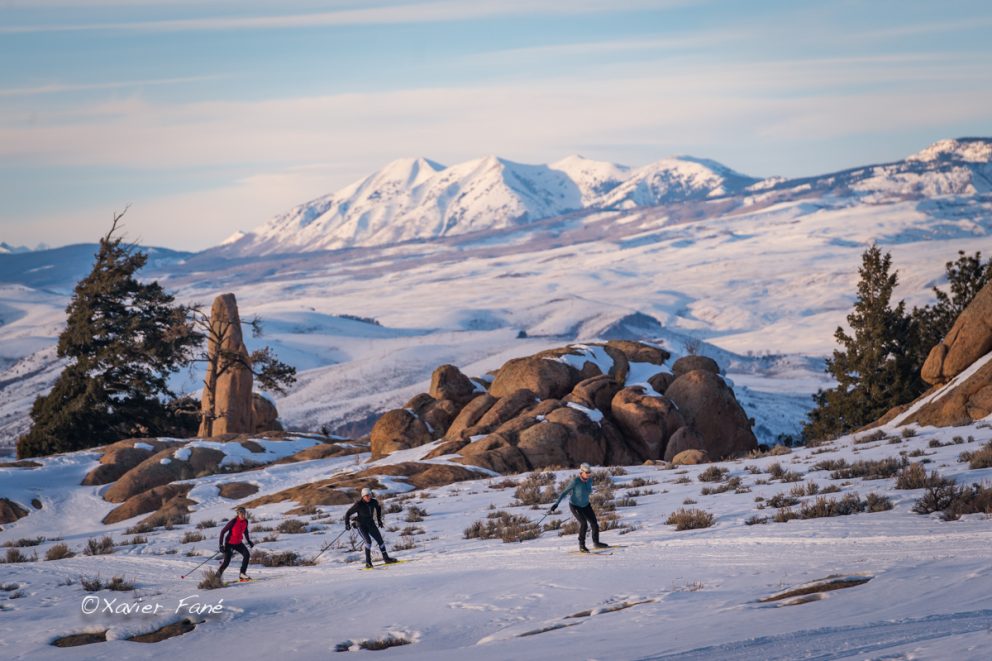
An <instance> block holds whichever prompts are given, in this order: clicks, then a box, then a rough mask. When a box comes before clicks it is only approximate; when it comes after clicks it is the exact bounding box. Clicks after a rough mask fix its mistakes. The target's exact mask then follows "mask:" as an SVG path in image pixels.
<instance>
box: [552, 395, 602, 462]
mask: <svg viewBox="0 0 992 661" xmlns="http://www.w3.org/2000/svg"><path fill="white" fill-rule="evenodd" d="M545 419H546V420H547V421H548V422H550V423H551V424H557V425H561V426H562V427H564V428H565V429H566V430H568V438H567V439H566V440H565V448H564V449H565V455H566V456H567V457H568V459H569V464H570V465H572V466H577V465H578V464H581V463H583V462H586V463H589V464H593V465H602V464H603V463H604V462H605V460H606V440H605V439H604V438H603V430H602V428H601V427H600V426H599V425H598V424H597V423H596V422H593V420H591V419H590V418H589V416H588V415H586V414H585V413H584V412H582V411H579V410H578V409H575V408H573V407H571V406H564V407H562V408H559V409H555V410H554V411H552V412H551V413H549V414H548V415H547V417H546V418H545Z"/></svg>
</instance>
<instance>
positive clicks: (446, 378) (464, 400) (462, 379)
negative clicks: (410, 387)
mask: <svg viewBox="0 0 992 661" xmlns="http://www.w3.org/2000/svg"><path fill="white" fill-rule="evenodd" d="M477 394H478V390H477V389H476V387H475V384H474V383H473V382H472V381H471V380H470V379H469V378H468V377H467V376H465V375H464V374H462V373H461V371H460V370H459V369H458V368H457V367H455V366H454V365H441V366H440V367H438V368H437V369H436V370H434V373H433V374H432V375H431V388H430V395H431V397H433V398H434V399H438V400H440V399H449V400H451V401H452V402H455V403H456V404H457V405H458V406H459V407H461V406H464V405H465V404H468V403H469V402H470V401H471V400H472V399H473V398H475V396H476V395H477Z"/></svg>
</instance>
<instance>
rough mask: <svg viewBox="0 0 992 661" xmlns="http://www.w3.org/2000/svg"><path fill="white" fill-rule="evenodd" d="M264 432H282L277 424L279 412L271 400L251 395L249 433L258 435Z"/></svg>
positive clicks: (255, 394) (256, 394) (280, 426)
mask: <svg viewBox="0 0 992 661" xmlns="http://www.w3.org/2000/svg"><path fill="white" fill-rule="evenodd" d="M265 431H282V425H281V424H280V423H279V410H278V409H277V408H276V405H275V404H274V403H273V402H272V400H270V399H268V398H266V397H263V396H262V395H260V394H258V393H257V392H256V393H252V395H251V433H253V434H259V433H261V432H265Z"/></svg>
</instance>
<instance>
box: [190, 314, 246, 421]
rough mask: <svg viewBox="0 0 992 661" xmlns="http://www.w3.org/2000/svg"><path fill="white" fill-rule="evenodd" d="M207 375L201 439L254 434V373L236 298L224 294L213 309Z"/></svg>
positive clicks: (209, 334) (208, 335)
mask: <svg viewBox="0 0 992 661" xmlns="http://www.w3.org/2000/svg"><path fill="white" fill-rule="evenodd" d="M207 340H208V342H207V344H208V346H207V356H208V360H207V374H206V377H205V380H206V385H205V386H204V388H203V401H202V404H201V407H200V409H201V414H202V419H201V421H200V431H199V432H198V434H197V435H198V436H203V437H209V436H218V435H220V434H241V433H251V431H252V429H253V427H252V379H253V377H252V371H251V367H250V365H251V361H250V360H249V358H248V349H247V348H246V347H245V343H244V338H243V336H242V333H241V317H240V316H239V314H238V303H237V300H236V299H235V297H234V294H221V295H220V296H218V297H217V298H215V299H214V303H213V306H212V307H211V309H210V325H209V327H208V333H207Z"/></svg>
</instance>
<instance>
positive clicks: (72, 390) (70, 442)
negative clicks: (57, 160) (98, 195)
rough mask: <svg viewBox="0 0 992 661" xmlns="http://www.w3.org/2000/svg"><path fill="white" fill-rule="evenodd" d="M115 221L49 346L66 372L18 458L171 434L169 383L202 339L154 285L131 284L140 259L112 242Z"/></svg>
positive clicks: (42, 404) (34, 416)
mask: <svg viewBox="0 0 992 661" xmlns="http://www.w3.org/2000/svg"><path fill="white" fill-rule="evenodd" d="M123 215H124V214H123V213H121V214H117V215H115V216H114V221H113V225H112V227H111V229H110V231H109V232H108V233H107V235H106V236H104V237H103V238H102V239H101V240H100V246H99V250H98V251H97V254H96V261H95V263H94V265H93V270H92V271H91V272H90V273H89V275H87V276H86V277H85V278H83V279H82V280H80V281H79V283H77V284H76V287H75V290H74V292H73V296H72V300H71V301H70V303H69V306H68V307H67V308H66V314H67V320H66V328H65V330H64V331H62V334H61V335H60V336H59V343H58V355H59V357H60V358H63V359H67V360H68V364H67V365H66V367H65V369H64V370H63V371H62V373H61V374H60V375H59V377H58V378H57V380H56V382H55V385H54V386H53V387H52V390H51V392H50V393H49V394H47V395H42V396H40V397H38V398H37V399H36V400H35V402H34V405H33V406H32V408H31V420H32V426H31V429H30V430H29V431H28V433H27V434H25V435H24V436H22V437H21V438H20V439H18V443H17V452H18V455H19V456H21V457H28V456H38V455H44V454H51V453H54V452H65V451H70V450H79V449H82V448H87V447H93V446H96V445H102V444H105V443H109V442H112V441H117V440H120V439H123V438H128V437H131V436H147V435H155V434H160V433H168V432H169V431H170V430H171V429H172V428H174V414H173V413H172V410H170V408H169V405H168V403H167V401H166V400H167V399H169V398H174V395H173V393H172V392H170V390H169V388H168V378H169V375H170V374H172V373H173V372H176V371H178V370H179V369H181V368H182V366H183V365H186V364H188V362H189V360H190V358H191V355H192V352H193V350H194V349H195V347H196V346H197V345H198V344H199V343H200V342H201V341H202V335H201V334H200V333H199V332H198V331H196V329H195V328H194V326H193V324H192V322H191V321H190V319H189V308H187V307H185V306H181V305H176V304H175V303H174V301H175V299H174V297H173V296H172V295H170V294H168V293H167V292H166V291H165V290H163V289H162V287H161V286H160V285H159V284H158V283H157V282H150V283H142V282H139V281H138V280H137V279H136V278H135V274H136V273H137V272H138V271H139V270H141V268H142V267H144V266H145V264H146V263H147V261H148V255H147V254H146V253H143V252H141V251H139V250H137V249H136V248H135V247H134V246H132V245H128V244H124V243H123V242H122V239H121V238H120V237H118V236H115V232H116V231H117V228H118V223H119V221H120V219H121V217H122V216H123Z"/></svg>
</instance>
